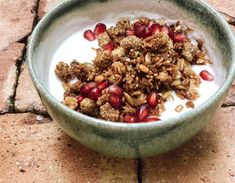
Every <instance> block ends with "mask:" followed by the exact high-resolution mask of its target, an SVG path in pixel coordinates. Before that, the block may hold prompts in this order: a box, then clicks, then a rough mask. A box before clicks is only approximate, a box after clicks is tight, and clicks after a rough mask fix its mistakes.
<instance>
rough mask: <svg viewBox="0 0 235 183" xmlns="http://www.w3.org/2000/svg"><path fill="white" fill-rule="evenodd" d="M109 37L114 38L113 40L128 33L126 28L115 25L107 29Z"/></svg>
mask: <svg viewBox="0 0 235 183" xmlns="http://www.w3.org/2000/svg"><path fill="white" fill-rule="evenodd" d="M106 31H107V33H108V35H109V37H110V38H111V39H112V40H115V39H117V38H118V37H124V36H125V34H126V31H125V29H123V28H120V27H113V26H111V27H110V28H109V29H107V30H106Z"/></svg>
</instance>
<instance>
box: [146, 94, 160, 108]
mask: <svg viewBox="0 0 235 183" xmlns="http://www.w3.org/2000/svg"><path fill="white" fill-rule="evenodd" d="M147 103H148V105H149V106H150V107H152V108H154V107H156V106H157V105H158V96H157V92H155V91H152V92H151V93H150V94H149V95H148V97H147Z"/></svg>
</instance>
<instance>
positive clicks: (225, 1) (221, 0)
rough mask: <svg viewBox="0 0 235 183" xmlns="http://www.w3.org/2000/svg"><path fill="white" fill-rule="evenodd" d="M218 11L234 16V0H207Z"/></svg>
mask: <svg viewBox="0 0 235 183" xmlns="http://www.w3.org/2000/svg"><path fill="white" fill-rule="evenodd" d="M207 1H208V3H209V4H211V5H212V6H213V7H214V8H215V9H217V10H218V11H222V12H224V13H227V14H229V15H230V16H233V17H235V11H234V9H235V1H233V0H232V1H231V0H207Z"/></svg>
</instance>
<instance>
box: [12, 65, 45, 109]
mask: <svg viewBox="0 0 235 183" xmlns="http://www.w3.org/2000/svg"><path fill="white" fill-rule="evenodd" d="M15 110H16V111H20V112H25V111H36V112H38V113H46V109H45V108H44V106H43V105H42V102H41V100H40V98H39V95H38V93H37V91H36V89H35V88H34V85H33V82H32V80H31V78H30V75H29V71H28V68H27V65H26V63H24V64H23V65H22V68H21V74H20V77H19V82H18V87H17V90H16V98H15Z"/></svg>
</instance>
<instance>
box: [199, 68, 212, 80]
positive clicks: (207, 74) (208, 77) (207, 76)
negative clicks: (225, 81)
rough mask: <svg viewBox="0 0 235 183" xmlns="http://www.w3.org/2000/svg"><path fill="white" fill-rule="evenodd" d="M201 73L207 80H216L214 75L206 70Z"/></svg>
mask: <svg viewBox="0 0 235 183" xmlns="http://www.w3.org/2000/svg"><path fill="white" fill-rule="evenodd" d="M199 75H200V76H201V78H202V79H203V80H205V81H213V80H214V76H213V75H212V74H211V73H209V72H208V71H206V70H203V71H201V72H200V74H199Z"/></svg>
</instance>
